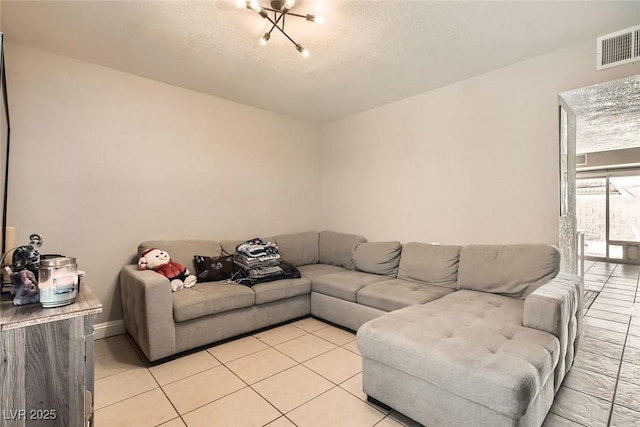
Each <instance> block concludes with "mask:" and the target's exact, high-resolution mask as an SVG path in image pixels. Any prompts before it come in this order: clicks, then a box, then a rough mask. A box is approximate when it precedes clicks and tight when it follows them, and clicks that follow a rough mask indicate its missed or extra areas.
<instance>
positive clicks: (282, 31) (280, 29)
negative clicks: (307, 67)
mask: <svg viewBox="0 0 640 427" xmlns="http://www.w3.org/2000/svg"><path fill="white" fill-rule="evenodd" d="M269 21H271V19H269ZM271 23H273V24H274V26H275V27H276V28H277V29H278V30H279V31H280V32H281V33H282V34H284V36H285V37H286V38H288V39H289V41H290V42H291V43H293V44H294V46H296V47H297V46H298V43H296V42H294V41H293V39H292V38H291V37H289V34H287V33H285V32H284V30H283V29H282V28H280V27H278V26H277V25H275V23H274V22H273V21H271Z"/></svg>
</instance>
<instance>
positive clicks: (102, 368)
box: [95, 262, 640, 427]
mask: <svg viewBox="0 0 640 427" xmlns="http://www.w3.org/2000/svg"><path fill="white" fill-rule="evenodd" d="M585 268H586V275H585V286H586V288H587V289H589V290H592V291H595V292H598V296H597V297H596V298H595V301H594V302H593V304H592V305H591V306H590V308H589V309H588V311H587V312H586V315H585V318H584V324H585V329H584V331H585V332H584V337H583V340H582V345H581V349H580V351H579V354H578V357H577V358H576V362H575V366H574V367H573V368H572V370H571V372H570V373H569V375H568V376H567V378H566V379H565V382H564V384H563V386H562V388H561V390H560V391H559V392H558V395H557V396H556V401H555V402H554V405H553V407H552V408H551V411H550V414H549V416H548V417H547V419H546V421H545V424H544V425H545V426H548V427H556V426H608V425H610V426H640V314H639V312H640V289H638V278H639V276H640V266H626V265H617V264H611V263H600V262H589V263H587V264H586V266H585ZM95 347H96V348H95V353H96V365H95V375H96V382H95V405H96V414H95V425H96V426H97V427H116V426H132V427H143V426H164V427H178V426H183V427H184V426H189V427H195V426H207V427H213V426H224V427H228V426H239V427H249V426H269V427H286V426H300V427H315V426H317V427H325V426H337V427H360V426H362V427H372V426H377V427H394V426H395V427H398V426H403V425H404V426H411V427H414V426H419V424H417V423H415V422H414V421H412V420H410V419H408V418H406V417H404V416H403V415H401V414H399V413H397V412H395V411H391V412H388V411H386V410H384V409H382V408H379V407H377V406H375V405H372V404H370V403H368V402H367V401H366V395H365V394H364V393H363V392H362V373H361V369H362V367H361V365H362V361H361V356H360V353H359V352H358V348H357V346H356V342H355V335H354V334H353V333H351V332H348V331H345V330H343V329H339V328H336V327H335V326H332V325H330V324H327V323H324V322H322V321H319V320H317V319H314V318H305V319H302V320H298V321H295V322H292V323H290V324H287V325H284V326H279V327H276V328H273V329H270V330H267V331H262V332H259V333H256V334H254V335H251V336H246V337H243V338H239V339H236V340H233V341H229V342H226V343H223V344H219V345H215V346H212V347H210V348H208V349H206V350H201V351H199V352H196V353H191V354H188V355H185V356H183V357H180V358H177V359H175V360H172V361H169V362H166V363H163V364H160V365H156V366H151V365H149V364H148V363H146V362H145V361H143V359H141V358H140V357H139V356H138V354H137V352H136V350H135V349H134V347H133V346H132V344H131V342H130V340H129V338H128V337H127V336H126V335H119V336H116V337H111V338H107V339H103V340H98V341H96V344H95ZM431 427H437V426H431Z"/></svg>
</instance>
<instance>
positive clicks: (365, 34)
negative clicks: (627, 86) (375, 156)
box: [1, 0, 640, 123]
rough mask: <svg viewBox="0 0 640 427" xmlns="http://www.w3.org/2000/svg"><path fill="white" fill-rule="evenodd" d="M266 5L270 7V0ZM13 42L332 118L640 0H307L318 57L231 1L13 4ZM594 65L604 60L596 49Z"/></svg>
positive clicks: (603, 27) (626, 20)
mask: <svg viewBox="0 0 640 427" xmlns="http://www.w3.org/2000/svg"><path fill="white" fill-rule="evenodd" d="M262 4H263V5H265V6H266V5H267V4H266V1H265V0H262ZM1 7H2V15H1V16H2V22H1V26H2V30H3V31H4V32H5V34H6V36H7V40H8V41H9V42H13V43H18V44H23V45H27V46H31V47H34V48H37V49H42V50H47V51H51V52H54V53H57V54H61V55H66V56H70V57H73V58H77V59H80V60H83V61H87V62H92V63H96V64H100V65H104V66H106V67H110V68H114V69H117V70H121V71H125V72H128V73H132V74H136V75H139V76H143V77H147V78H150V79H154V80H158V81H163V82H167V83H170V84H172V85H176V86H180V87H184V88H188V89H192V90H195V91H198V92H203V93H208V94H211V95H214V96H217V97H221V98H225V99H229V100H233V101H237V102H240V103H243V104H248V105H253V106H256V107H259V108H264V109H267V110H272V111H276V112H280V113H285V114H289V115H292V116H296V117H300V118H304V119H308V120H311V121H315V122H320V123H322V122H326V121H330V120H334V119H337V118H341V117H345V116H348V115H351V114H354V113H357V112H360V111H364V110H367V109H370V108H374V107H377V106H380V105H383V104H386V103H389V102H392V101H396V100H399V99H403V98H406V97H408V96H412V95H416V94H419V93H422V92H425V91H428V90H431V89H434V88H437V87H441V86H444V85H447V84H450V83H453V82H456V81H459V80H463V79H466V78H469V77H471V76H474V75H478V74H482V73H485V72H488V71H490V70H493V69H496V68H500V67H504V66H506V65H510V64H513V63H515V62H518V61H521V60H524V59H527V58H531V57H534V56H537V55H540V54H543V53H546V52H550V51H553V50H557V49H561V48H564V47H567V46H571V45H573V44H576V43H579V42H583V41H586V40H591V39H592V40H593V41H594V44H595V38H596V37H597V36H599V35H602V34H606V33H609V32H613V31H617V30H620V29H623V28H626V27H630V26H633V25H637V24H638V20H639V17H640V2H639V1H625V2H616V1H603V2H587V1H553V2H541V1H531V2H530V1H497V2H488V1H468V2H454V1H399V0H398V1H356V0H351V1H344V0H337V1H331V0H315V1H311V0H299V1H298V3H297V4H296V5H295V7H294V8H293V10H292V11H293V12H298V13H318V14H321V15H323V16H325V18H326V23H325V24H324V25H317V24H313V23H310V22H307V21H305V20H303V19H297V18H290V19H288V20H287V21H286V28H287V32H288V33H289V34H290V35H291V36H292V37H293V38H294V40H296V41H297V42H299V43H300V44H302V45H303V46H305V47H306V48H307V49H308V50H309V51H310V52H311V56H310V57H309V58H307V59H304V58H302V57H301V56H300V55H299V54H298V52H297V51H296V50H295V49H294V47H293V45H292V44H291V43H290V42H289V41H288V40H287V39H285V38H284V36H282V34H278V33H274V34H273V37H272V38H271V41H270V43H269V45H268V46H266V47H263V46H260V45H259V44H258V39H259V37H260V35H261V34H262V33H263V32H264V31H265V29H266V25H267V23H266V21H265V20H263V19H261V18H260V17H259V16H258V15H257V14H256V13H255V12H253V11H251V10H247V9H237V8H236V7H235V4H234V0H228V1H195V2H192V1H168V2H161V1H113V2H103V1H7V0H3V1H2V6H1ZM594 67H595V58H594Z"/></svg>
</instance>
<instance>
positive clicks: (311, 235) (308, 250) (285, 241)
mask: <svg viewBox="0 0 640 427" xmlns="http://www.w3.org/2000/svg"><path fill="white" fill-rule="evenodd" d="M273 239H274V242H275V244H276V245H278V253H279V254H280V257H281V258H282V259H283V260H285V261H288V262H290V263H291V264H293V265H295V266H296V267H298V266H300V265H307V264H317V263H318V232H317V231H307V232H304V233H293V234H281V235H279V236H273Z"/></svg>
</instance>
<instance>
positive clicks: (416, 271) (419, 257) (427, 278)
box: [398, 242, 462, 288]
mask: <svg viewBox="0 0 640 427" xmlns="http://www.w3.org/2000/svg"><path fill="white" fill-rule="evenodd" d="M460 249H462V246H440V245H429V244H426V243H417V242H412V243H407V244H405V245H404V246H403V247H402V255H401V256H400V265H399V268H398V278H399V279H410V280H418V281H420V282H425V283H428V284H430V285H437V286H446V287H449V288H455V287H456V280H457V278H458V261H459V259H460Z"/></svg>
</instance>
